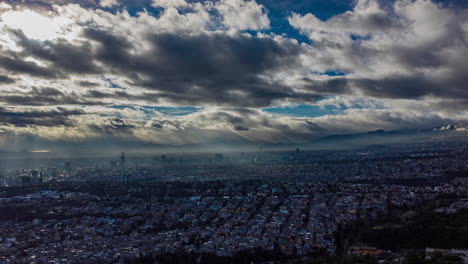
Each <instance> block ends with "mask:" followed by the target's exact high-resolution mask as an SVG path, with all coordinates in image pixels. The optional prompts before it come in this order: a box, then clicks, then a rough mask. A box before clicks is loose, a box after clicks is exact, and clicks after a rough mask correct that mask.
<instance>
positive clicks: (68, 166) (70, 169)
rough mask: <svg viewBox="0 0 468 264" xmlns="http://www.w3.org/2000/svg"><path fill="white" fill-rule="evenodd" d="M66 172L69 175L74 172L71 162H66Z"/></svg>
mask: <svg viewBox="0 0 468 264" xmlns="http://www.w3.org/2000/svg"><path fill="white" fill-rule="evenodd" d="M65 172H66V173H67V174H71V172H72V167H71V162H70V161H67V162H65Z"/></svg>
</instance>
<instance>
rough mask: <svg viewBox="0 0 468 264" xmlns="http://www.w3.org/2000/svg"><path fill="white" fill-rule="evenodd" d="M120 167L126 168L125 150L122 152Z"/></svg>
mask: <svg viewBox="0 0 468 264" xmlns="http://www.w3.org/2000/svg"><path fill="white" fill-rule="evenodd" d="M120 167H121V168H122V169H124V168H125V152H122V153H120Z"/></svg>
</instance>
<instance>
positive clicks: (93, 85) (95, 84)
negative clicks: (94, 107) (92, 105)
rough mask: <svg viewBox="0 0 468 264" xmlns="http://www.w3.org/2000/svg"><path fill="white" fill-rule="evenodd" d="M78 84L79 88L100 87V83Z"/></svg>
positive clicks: (85, 82) (87, 82) (82, 82)
mask: <svg viewBox="0 0 468 264" xmlns="http://www.w3.org/2000/svg"><path fill="white" fill-rule="evenodd" d="M77 83H78V85H79V86H82V87H96V86H99V84H98V83H95V82H89V81H79V82H77Z"/></svg>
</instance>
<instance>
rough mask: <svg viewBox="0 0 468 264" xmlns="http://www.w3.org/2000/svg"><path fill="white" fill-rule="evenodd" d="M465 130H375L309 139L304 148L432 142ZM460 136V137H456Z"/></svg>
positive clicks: (453, 136)
mask: <svg viewBox="0 0 468 264" xmlns="http://www.w3.org/2000/svg"><path fill="white" fill-rule="evenodd" d="M467 134H468V133H466V131H461V130H455V129H442V130H441V129H434V128H430V129H407V130H394V131H385V130H381V129H379V130H375V131H370V132H364V133H355V134H343V135H332V136H326V137H323V138H320V139H318V140H314V141H311V142H309V143H307V144H305V146H304V147H305V148H313V149H356V148H369V147H372V146H374V148H377V146H380V148H382V146H384V145H389V144H400V143H418V142H434V141H443V140H458V139H461V138H462V137H466V135H467ZM457 136H460V137H457Z"/></svg>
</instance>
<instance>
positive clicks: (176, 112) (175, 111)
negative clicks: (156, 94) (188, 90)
mask: <svg viewBox="0 0 468 264" xmlns="http://www.w3.org/2000/svg"><path fill="white" fill-rule="evenodd" d="M109 107H110V108H114V109H125V108H129V109H133V110H140V111H142V112H144V113H146V114H152V113H153V112H154V111H157V112H160V113H162V114H165V115H172V116H184V115H189V114H192V113H195V112H198V111H200V110H202V109H203V108H201V107H191V106H189V107H167V106H133V105H112V106H109Z"/></svg>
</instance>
